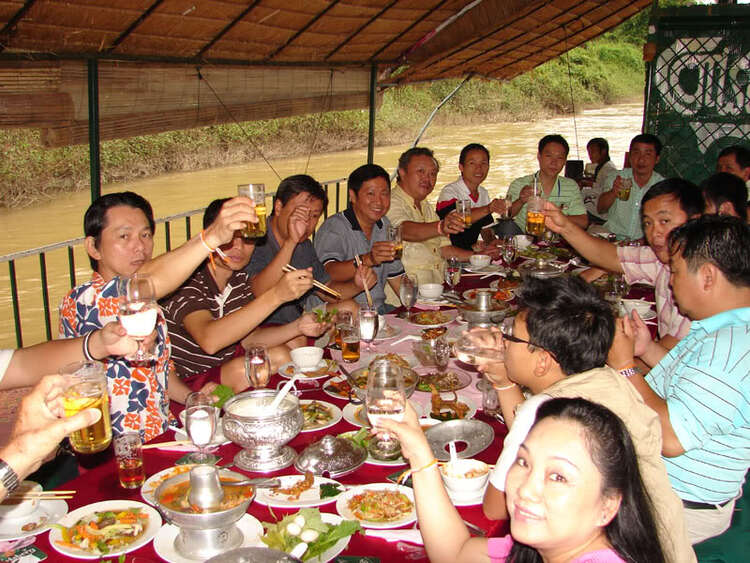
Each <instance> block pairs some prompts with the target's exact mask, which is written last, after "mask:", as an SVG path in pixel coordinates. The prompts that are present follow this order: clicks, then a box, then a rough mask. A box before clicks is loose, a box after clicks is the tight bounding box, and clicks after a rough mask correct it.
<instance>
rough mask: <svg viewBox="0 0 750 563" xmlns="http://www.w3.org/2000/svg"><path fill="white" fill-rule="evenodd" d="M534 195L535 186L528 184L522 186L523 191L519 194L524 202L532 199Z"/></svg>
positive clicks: (519, 199) (519, 198) (520, 199)
mask: <svg viewBox="0 0 750 563" xmlns="http://www.w3.org/2000/svg"><path fill="white" fill-rule="evenodd" d="M533 195H534V188H533V186H529V185H528V184H527V185H525V186H524V187H523V188H521V193H519V194H518V201H520V202H521V203H522V204H524V203H528V201H529V200H530V199H531V197H532V196H533Z"/></svg>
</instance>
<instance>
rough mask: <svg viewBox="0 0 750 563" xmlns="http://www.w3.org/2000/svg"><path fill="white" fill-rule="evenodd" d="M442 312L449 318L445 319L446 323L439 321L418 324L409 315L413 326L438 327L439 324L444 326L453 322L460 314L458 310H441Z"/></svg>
mask: <svg viewBox="0 0 750 563" xmlns="http://www.w3.org/2000/svg"><path fill="white" fill-rule="evenodd" d="M420 312H427V311H420ZM430 312H431V311H430ZM440 312H441V313H442V314H443V315H445V316H446V317H447V318H448V320H447V321H445V322H444V323H437V324H432V325H421V324H417V323H415V322H413V321H412V320H411V317H409V324H410V325H411V326H415V327H418V328H437V327H439V326H444V325H447V324H450V323H452V322H453V321H454V320H456V316H457V315H458V313H457V312H456V311H440ZM414 314H415V315H416V314H417V313H414ZM412 316H413V315H412Z"/></svg>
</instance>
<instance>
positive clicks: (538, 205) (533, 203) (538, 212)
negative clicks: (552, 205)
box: [526, 196, 544, 237]
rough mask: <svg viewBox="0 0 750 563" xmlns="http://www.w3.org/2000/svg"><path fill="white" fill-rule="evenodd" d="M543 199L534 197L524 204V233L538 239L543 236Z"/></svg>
mask: <svg viewBox="0 0 750 563" xmlns="http://www.w3.org/2000/svg"><path fill="white" fill-rule="evenodd" d="M543 210H544V198H543V197H539V196H534V197H532V198H529V201H528V202H527V203H526V232H527V233H528V234H530V235H532V236H535V237H539V236H542V234H544V212H543Z"/></svg>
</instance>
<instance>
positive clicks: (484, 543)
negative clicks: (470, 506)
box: [379, 399, 664, 563]
mask: <svg viewBox="0 0 750 563" xmlns="http://www.w3.org/2000/svg"><path fill="white" fill-rule="evenodd" d="M407 410H408V412H407V417H406V419H405V421H404V422H401V423H399V422H394V421H392V420H382V422H380V423H379V426H382V428H383V429H384V430H388V431H391V432H393V433H395V434H396V435H397V436H398V438H399V440H400V441H401V447H402V451H403V453H404V456H405V457H407V458H408V459H409V462H410V464H411V467H412V479H413V482H414V495H415V499H416V504H417V516H418V518H419V527H420V530H421V532H422V537H423V539H424V544H425V548H426V549H427V554H428V556H429V558H430V561H432V562H433V563H441V562H446V563H462V562H464V561H465V562H475V561H490V562H493V563H495V562H497V563H503V562H507V563H526V562H537V561H539V562H544V563H621V562H627V563H663V562H664V556H663V554H662V551H661V546H660V545H659V540H658V538H657V535H656V532H655V525H654V521H653V517H652V515H651V514H652V512H651V506H650V502H649V500H648V497H647V495H646V492H645V490H644V488H643V484H642V483H641V477H640V473H639V472H638V464H637V462H636V456H635V450H634V448H633V442H632V441H631V439H630V435H629V434H628V431H627V429H626V428H625V426H624V424H623V423H622V421H621V420H620V419H619V418H618V417H617V416H616V415H615V414H613V413H612V412H611V411H610V410H608V409H606V408H605V407H603V406H601V405H598V404H595V403H592V402H589V401H586V400H584V399H552V400H549V401H547V402H545V403H544V404H542V405H541V406H540V407H539V410H538V411H537V419H536V422H535V423H534V426H533V427H532V429H531V431H530V432H529V435H528V436H527V437H526V441H525V442H524V443H523V444H522V445H521V447H520V448H519V452H518V458H517V459H516V462H515V464H514V465H513V467H511V469H510V471H509V472H508V477H507V479H506V485H505V491H506V493H505V494H506V499H507V503H508V513H509V514H510V531H511V535H509V536H506V537H504V538H492V539H489V540H487V539H485V538H472V537H470V535H469V532H468V530H467V529H466V526H465V525H464V524H463V522H462V521H461V517H460V516H459V514H458V512H457V511H456V509H455V508H454V507H453V505H452V503H451V501H450V498H449V497H448V494H447V492H446V491H445V489H444V487H443V484H442V479H441V477H440V472H439V471H438V466H437V464H436V463H434V461H435V459H434V457H433V454H432V450H431V449H430V446H429V445H428V443H427V440H426V439H425V437H424V434H423V433H422V430H421V429H420V426H419V424H418V422H417V419H416V415H415V414H414V411H413V410H412V409H411V408H410V407H408V408H407Z"/></svg>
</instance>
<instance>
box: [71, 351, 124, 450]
mask: <svg viewBox="0 0 750 563" xmlns="http://www.w3.org/2000/svg"><path fill="white" fill-rule="evenodd" d="M60 375H62V376H63V377H64V378H65V391H64V392H63V408H64V409H65V416H73V415H74V414H76V413H79V412H81V411H82V410H84V409H88V408H95V409H99V411H100V412H101V414H102V416H101V418H100V419H99V420H98V421H97V422H95V423H94V424H92V425H91V426H87V427H86V428H83V429H81V430H77V431H75V432H73V433H72V434H71V435H70V444H71V446H73V449H74V450H75V451H77V452H78V453H82V454H94V453H97V452H101V451H102V450H105V449H107V447H109V444H110V442H111V441H112V425H111V422H110V418H109V395H108V393H107V378H106V375H105V369H104V364H102V363H101V362H89V361H85V362H75V363H72V364H68V365H67V366H65V367H64V368H62V369H61V370H60Z"/></svg>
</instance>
